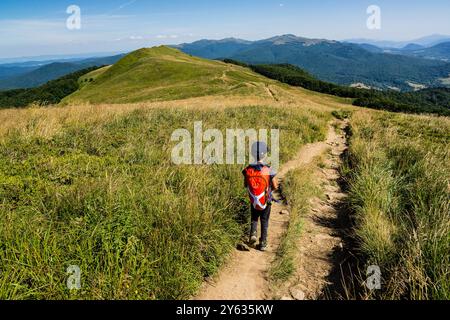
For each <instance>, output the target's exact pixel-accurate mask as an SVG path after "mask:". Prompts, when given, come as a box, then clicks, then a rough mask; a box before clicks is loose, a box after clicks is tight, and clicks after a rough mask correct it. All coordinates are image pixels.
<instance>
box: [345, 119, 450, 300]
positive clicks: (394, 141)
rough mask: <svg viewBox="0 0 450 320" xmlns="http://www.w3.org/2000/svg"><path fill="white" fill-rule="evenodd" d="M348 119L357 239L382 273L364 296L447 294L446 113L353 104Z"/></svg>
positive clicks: (449, 170)
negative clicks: (416, 113)
mask: <svg viewBox="0 0 450 320" xmlns="http://www.w3.org/2000/svg"><path fill="white" fill-rule="evenodd" d="M351 126H352V134H353V137H352V139H351V147H350V157H349V164H348V168H347V169H346V170H344V171H346V175H347V179H348V181H349V193H350V197H349V205H350V206H351V208H352V210H353V211H354V214H355V230H354V231H355V238H356V239H357V241H358V246H359V250H360V254H361V257H362V258H363V260H364V261H365V262H366V265H378V266H380V267H381V270H382V273H383V288H382V290H381V291H379V292H368V293H367V295H368V296H369V297H374V298H381V299H405V298H406V299H449V298H450V281H449V276H450V273H449V272H450V271H449V269H448V266H449V265H450V255H449V252H450V241H449V240H450V238H449V235H450V202H449V196H450V189H449V186H450V166H449V164H450V149H449V148H448V146H449V143H450V120H449V119H448V118H437V117H427V116H409V115H394V114H389V113H384V112H375V113H373V112H372V113H369V112H367V111H358V112H356V113H355V114H354V115H353V117H352V120H351ZM361 273H362V274H365V271H364V270H362V272H361Z"/></svg>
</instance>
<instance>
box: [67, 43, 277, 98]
mask: <svg viewBox="0 0 450 320" xmlns="http://www.w3.org/2000/svg"><path fill="white" fill-rule="evenodd" d="M103 71H104V72H103V73H102V74H98V73H94V74H92V75H88V76H86V78H92V79H93V81H92V82H89V83H87V84H86V85H85V86H83V88H82V89H81V90H80V91H79V92H76V93H74V94H73V95H71V96H69V97H67V99H65V100H64V103H67V104H76V103H80V102H81V103H84V102H89V103H95V104H98V103H135V102H141V101H167V100H178V99H186V98H192V97H199V96H211V95H248V94H256V95H258V94H259V95H261V96H265V95H266V94H267V92H266V89H265V85H266V84H269V83H273V81H271V80H268V79H266V78H264V77H262V76H260V75H257V74H255V73H253V72H251V71H249V70H248V69H246V68H242V67H239V66H234V65H227V64H225V63H223V62H219V61H210V60H205V59H201V58H194V57H191V56H189V55H186V54H184V53H182V52H181V51H178V50H177V49H173V48H169V47H164V46H162V47H158V48H150V49H141V50H138V51H135V52H133V53H131V54H129V55H127V56H126V57H125V58H123V59H122V60H120V61H119V62H118V63H116V64H115V65H114V66H112V67H111V68H108V69H104V70H103Z"/></svg>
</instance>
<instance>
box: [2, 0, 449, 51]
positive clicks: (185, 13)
mask: <svg viewBox="0 0 450 320" xmlns="http://www.w3.org/2000/svg"><path fill="white" fill-rule="evenodd" d="M72 4H74V5H78V6H79V7H80V8H81V23H82V24H81V30H72V31H70V30H68V29H67V28H66V20H67V18H68V17H69V15H68V14H67V13H66V9H67V7H68V6H69V5H72ZM373 4H374V5H378V6H379V7H380V8H381V10H382V11H381V13H382V16H381V17H382V28H381V30H369V29H368V28H367V27H366V20H367V18H368V15H367V13H366V10H367V7H368V6H369V5H373ZM449 12H450V1H448V0H427V1H425V0H395V1H392V0H345V1H344V0H321V1H316V0H314V1H313V0H309V1H305V0H277V1H274V0H240V1H238V0H226V1H217V0H185V1H182V0H165V1H154V0H88V1H87V0H70V1H66V0H47V1H46V0H40V1H35V0H34V1H32V0H2V1H1V2H0V39H2V40H1V43H0V58H5V57H18V56H36V55H48V54H52V55H56V54H75V53H93V52H119V51H127V50H132V49H136V48H140V47H144V46H153V45H158V44H177V43H181V42H192V41H195V40H198V39H203V38H208V39H221V38H225V37H238V38H244V39H249V40H256V39H262V38H267V37H271V36H274V35H279V34H287V33H292V34H296V35H299V36H305V37H312V38H327V39H335V40H342V39H349V38H371V39H385V40H410V39H414V38H419V37H422V36H425V35H430V34H436V33H439V34H450V18H449Z"/></svg>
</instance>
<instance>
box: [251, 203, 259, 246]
mask: <svg viewBox="0 0 450 320" xmlns="http://www.w3.org/2000/svg"><path fill="white" fill-rule="evenodd" d="M251 211H252V222H251V228H250V238H251V237H253V236H255V237H256V236H257V235H258V220H259V212H258V211H256V210H255V209H254V208H253V206H252V208H251Z"/></svg>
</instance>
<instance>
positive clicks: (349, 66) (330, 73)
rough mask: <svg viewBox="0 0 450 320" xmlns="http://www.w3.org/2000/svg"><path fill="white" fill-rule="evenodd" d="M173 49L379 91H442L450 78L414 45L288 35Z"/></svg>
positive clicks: (449, 69)
mask: <svg viewBox="0 0 450 320" xmlns="http://www.w3.org/2000/svg"><path fill="white" fill-rule="evenodd" d="M442 46H443V47H442V48H441V50H439V48H433V49H432V50H433V51H436V52H441V51H442V52H445V48H446V47H445V46H444V45H442ZM174 47H176V48H178V49H180V50H182V51H183V52H185V53H188V54H191V55H195V56H199V57H203V58H209V59H223V58H228V59H234V60H237V61H242V62H245V63H251V64H277V63H278V64H279V63H289V64H292V65H296V66H298V67H300V68H302V69H305V70H306V71H308V72H310V73H311V74H313V75H315V76H317V77H318V78H319V79H321V80H324V81H329V82H334V83H338V84H342V85H355V84H364V85H365V86H369V87H373V88H379V89H395V90H403V91H408V90H416V89H418V88H424V87H436V86H442V85H443V82H442V79H444V78H448V77H449V75H450V64H449V63H447V62H446V61H440V60H436V59H435V60H431V59H424V57H428V56H427V53H426V52H423V53H422V54H421V55H420V54H419V51H420V50H423V49H422V48H421V47H420V48H418V47H417V46H414V47H413V46H409V47H408V48H409V49H411V50H410V51H408V53H405V54H403V53H401V54H400V51H398V50H397V51H395V52H390V53H387V52H385V50H384V49H382V48H380V47H377V46H374V45H372V44H354V43H345V42H338V41H332V40H325V39H308V38H303V37H297V36H295V35H283V36H277V37H273V38H270V39H266V40H260V41H246V40H241V39H234V38H229V39H223V40H201V41H197V42H193V43H186V44H181V45H177V46H174ZM416 49H418V50H416ZM430 50H431V48H430ZM393 53H395V54H393ZM443 54H444V53H443ZM443 54H442V55H443ZM442 55H441V56H442Z"/></svg>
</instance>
